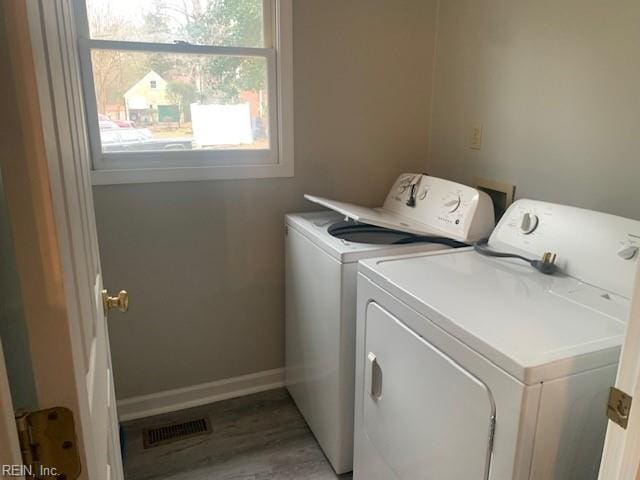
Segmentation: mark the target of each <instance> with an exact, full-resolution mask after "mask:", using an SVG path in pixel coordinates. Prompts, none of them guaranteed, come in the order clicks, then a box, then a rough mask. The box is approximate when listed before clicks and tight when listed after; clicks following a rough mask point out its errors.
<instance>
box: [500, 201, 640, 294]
mask: <svg viewBox="0 0 640 480" xmlns="http://www.w3.org/2000/svg"><path fill="white" fill-rule="evenodd" d="M489 246H490V247H491V248H493V249H496V250H500V251H507V252H512V253H518V254H520V255H524V256H527V257H531V258H539V257H540V256H541V255H542V254H544V252H552V253H555V254H557V255H558V260H557V264H558V267H559V268H560V270H561V271H562V272H564V273H566V274H568V275H571V276H572V277H575V278H578V279H580V280H582V281H584V282H586V283H589V284H591V285H594V286H597V287H600V288H603V289H605V290H608V291H611V292H615V293H618V294H620V295H623V296H626V297H629V296H630V295H631V287H632V285H633V277H634V275H635V271H636V265H635V263H636V261H637V259H638V255H639V254H638V251H639V249H640V222H639V221H636V220H631V219H628V218H623V217H617V216H615V215H610V214H607V213H601V212H595V211H592V210H584V209H581V208H576V207H569V206H566V205H558V204H554V203H547V202H539V201H536V200H517V201H516V202H514V203H513V204H512V205H511V207H510V208H509V209H508V210H507V212H506V213H505V214H504V216H503V217H502V219H501V220H500V223H499V224H498V226H497V227H496V229H495V230H494V232H493V234H492V235H491V238H490V240H489Z"/></svg>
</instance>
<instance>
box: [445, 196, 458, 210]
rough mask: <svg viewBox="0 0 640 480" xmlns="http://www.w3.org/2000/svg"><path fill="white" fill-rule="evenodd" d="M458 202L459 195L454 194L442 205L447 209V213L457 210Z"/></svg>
mask: <svg viewBox="0 0 640 480" xmlns="http://www.w3.org/2000/svg"><path fill="white" fill-rule="evenodd" d="M460 202H461V199H460V195H456V196H454V197H453V198H452V199H451V200H449V201H448V202H445V204H444V206H445V208H446V209H447V210H448V211H449V213H453V212H455V211H456V210H458V207H460Z"/></svg>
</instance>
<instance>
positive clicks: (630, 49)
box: [430, 0, 640, 219]
mask: <svg viewBox="0 0 640 480" xmlns="http://www.w3.org/2000/svg"><path fill="white" fill-rule="evenodd" d="M639 25H640V2H638V1H637V0H619V1H616V2H605V1H602V0H523V1H517V2H514V1H512V0H482V1H478V0H446V1H443V2H441V6H440V16H439V34H438V53H437V64H436V78H435V93H434V99H435V100H434V110H433V117H432V122H433V125H432V128H433V129H432V138H433V142H432V145H431V154H430V172H432V173H434V174H437V175H443V176H446V177H451V178H452V179H456V180H460V181H463V182H471V181H472V179H473V176H474V175H480V176H484V177H489V178H494V179H499V180H504V181H510V182H512V183H514V184H516V185H517V188H518V190H517V195H518V196H519V197H531V198H537V199H545V200H549V201H554V202H562V203H568V204H573V205H577V206H582V207H586V208H593V209H598V210H603V211H607V212H612V213H615V214H619V215H624V216H629V217H633V218H637V219H640V201H639V198H638V191H639V190H638V181H639V180H640V158H639V153H638V152H640V132H639V127H640V93H638V86H639V85H640V61H639V59H640V57H639V46H640V28H639ZM472 122H483V123H484V127H485V144H484V147H483V149H482V150H480V151H474V150H470V149H469V148H468V146H467V138H468V136H469V133H470V125H471V123H472Z"/></svg>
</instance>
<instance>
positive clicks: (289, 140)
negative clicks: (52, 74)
mask: <svg viewBox="0 0 640 480" xmlns="http://www.w3.org/2000/svg"><path fill="white" fill-rule="evenodd" d="M84 2H85V0H77V4H76V5H77V8H76V16H77V19H78V22H77V26H78V28H77V32H78V50H79V56H80V68H81V76H82V84H83V90H84V105H85V110H86V117H87V125H88V133H89V144H90V148H91V154H92V155H91V156H92V174H91V178H92V183H93V184H94V185H108V184H124V183H151V182H175V181H192V180H214V179H241V178H269V177H290V176H293V171H294V170H293V157H294V153H293V52H292V41H293V40H292V37H293V32H292V20H293V19H292V0H264V5H265V6H264V26H265V48H245V47H222V46H206V45H192V44H185V43H176V44H155V43H145V42H128V41H110V40H92V39H91V38H90V36H89V32H88V22H87V14H86V5H85V3H84ZM93 49H110V50H126V51H141V52H158V51H160V52H166V53H184V54H208V55H212V54H213V55H216V54H217V55H235V56H248V57H262V58H265V60H266V63H267V75H268V98H269V116H270V118H269V122H270V148H269V149H268V150H250V149H247V150H219V151H216V150H193V151H188V152H183V151H159V152H127V153H119V152H110V153H103V152H102V146H101V143H100V130H99V127H98V109H97V104H96V96H95V90H94V85H93V73H92V66H91V51H92V50H93Z"/></svg>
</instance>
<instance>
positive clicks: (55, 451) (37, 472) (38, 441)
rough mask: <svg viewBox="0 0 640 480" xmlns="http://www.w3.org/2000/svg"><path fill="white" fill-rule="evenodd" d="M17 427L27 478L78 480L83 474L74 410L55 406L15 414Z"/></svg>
mask: <svg viewBox="0 0 640 480" xmlns="http://www.w3.org/2000/svg"><path fill="white" fill-rule="evenodd" d="M16 426H17V428H18V438H19V440H20V450H21V451H22V461H23V463H24V472H23V473H24V474H25V476H26V477H27V478H35V479H38V480H54V479H55V480H75V479H76V478H78V477H79V476H80V472H81V465H80V454H79V453H78V446H77V440H76V433H75V426H74V422H73V412H71V410H69V409H67V408H63V407H54V408H48V409H46V410H39V411H37V412H21V413H18V414H17V415H16Z"/></svg>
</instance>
